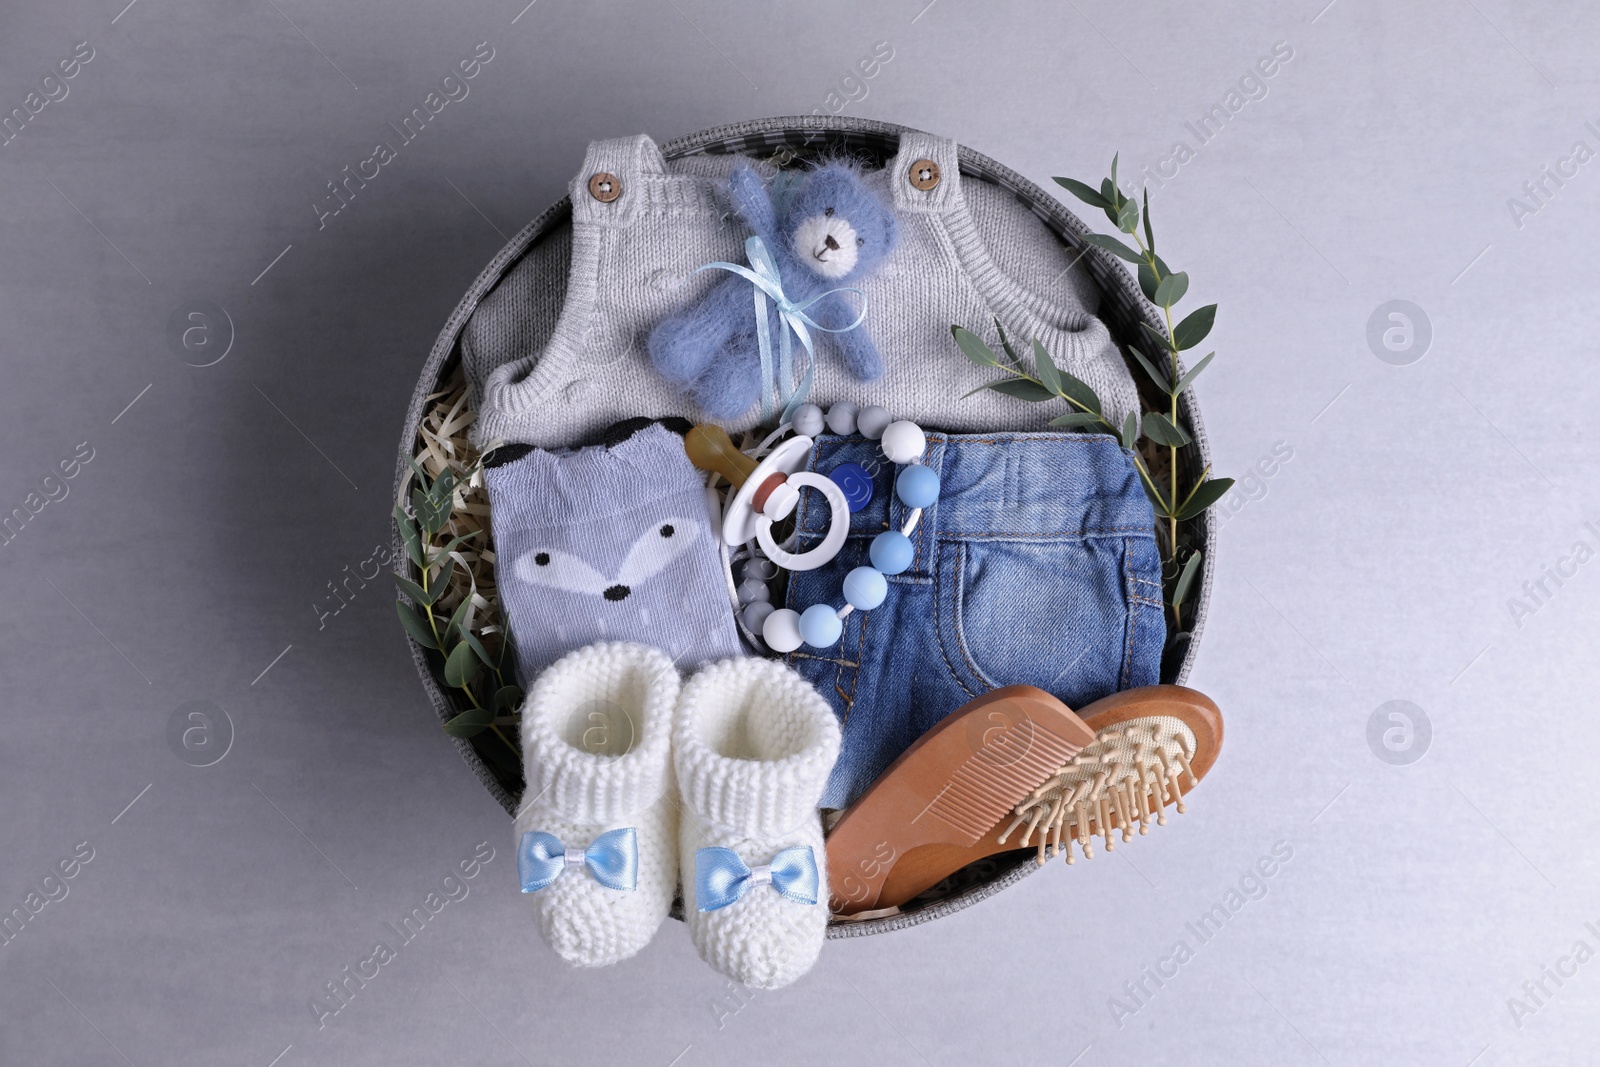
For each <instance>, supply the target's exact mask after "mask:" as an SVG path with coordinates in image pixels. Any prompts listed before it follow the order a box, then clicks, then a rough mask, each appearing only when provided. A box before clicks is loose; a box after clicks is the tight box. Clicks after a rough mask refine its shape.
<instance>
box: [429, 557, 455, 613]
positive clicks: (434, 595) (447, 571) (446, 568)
mask: <svg viewBox="0 0 1600 1067" xmlns="http://www.w3.org/2000/svg"><path fill="white" fill-rule="evenodd" d="M455 571H456V561H455V560H453V559H449V558H446V559H445V561H444V564H443V565H442V566H440V568H439V569H438V571H437V572H435V573H434V576H433V579H432V580H431V581H430V582H428V598H429V599H428V603H430V604H432V603H433V602H434V601H436V600H438V599H439V598H440V597H441V596H443V595H444V591H445V590H446V589H448V588H449V587H450V576H451V575H452V574H454V573H455Z"/></svg>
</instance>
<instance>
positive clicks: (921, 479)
mask: <svg viewBox="0 0 1600 1067" xmlns="http://www.w3.org/2000/svg"><path fill="white" fill-rule="evenodd" d="M894 491H895V495H896V496H898V497H899V498H900V503H902V504H904V505H905V506H906V507H908V508H931V507H933V505H934V503H935V502H936V501H937V500H938V499H939V476H938V475H937V474H935V473H933V471H931V470H929V469H928V468H927V467H924V466H923V465H922V464H920V463H917V464H913V465H912V466H909V467H906V468H904V469H902V470H901V471H900V474H899V475H898V476H897V477H896V478H895V480H894Z"/></svg>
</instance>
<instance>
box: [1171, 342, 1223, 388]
mask: <svg viewBox="0 0 1600 1067" xmlns="http://www.w3.org/2000/svg"><path fill="white" fill-rule="evenodd" d="M1214 355H1216V353H1215V352H1207V353H1206V356H1205V358H1204V359H1202V360H1201V361H1200V362H1199V363H1196V364H1195V365H1194V366H1193V367H1190V368H1189V373H1188V374H1185V375H1184V376H1183V377H1182V378H1179V379H1178V387H1177V388H1176V389H1174V390H1173V392H1174V393H1182V392H1183V391H1184V390H1185V389H1187V388H1189V383H1190V382H1192V381H1194V380H1195V379H1196V378H1198V377H1199V376H1200V372H1201V371H1203V370H1205V369H1206V364H1207V363H1210V362H1211V357H1212V356H1214Z"/></svg>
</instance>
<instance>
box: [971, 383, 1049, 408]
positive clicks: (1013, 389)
mask: <svg viewBox="0 0 1600 1067" xmlns="http://www.w3.org/2000/svg"><path fill="white" fill-rule="evenodd" d="M987 388H989V389H993V390H994V391H995V392H997V393H1002V394H1004V395H1006V396H1014V397H1016V398H1017V399H1018V400H1026V401H1028V402H1029V403H1030V404H1037V403H1039V402H1040V401H1042V400H1054V399H1055V396H1056V395H1055V394H1054V393H1052V392H1051V391H1050V390H1048V389H1046V388H1045V387H1044V386H1042V385H1040V384H1039V383H1038V382H1030V381H1029V380H1028V379H1026V378H1007V379H1006V380H1005V381H1003V382H990V383H989V385H988V386H987Z"/></svg>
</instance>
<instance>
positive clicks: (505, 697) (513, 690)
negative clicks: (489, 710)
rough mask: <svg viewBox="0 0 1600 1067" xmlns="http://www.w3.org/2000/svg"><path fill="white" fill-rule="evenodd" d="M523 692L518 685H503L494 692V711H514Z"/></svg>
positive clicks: (520, 702)
mask: <svg viewBox="0 0 1600 1067" xmlns="http://www.w3.org/2000/svg"><path fill="white" fill-rule="evenodd" d="M522 699H523V693H522V689H521V688H520V687H519V686H515V685H503V686H501V687H500V688H499V689H496V690H495V692H494V700H493V701H492V703H493V705H494V710H495V711H516V710H517V708H518V707H520V706H521V705H522Z"/></svg>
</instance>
